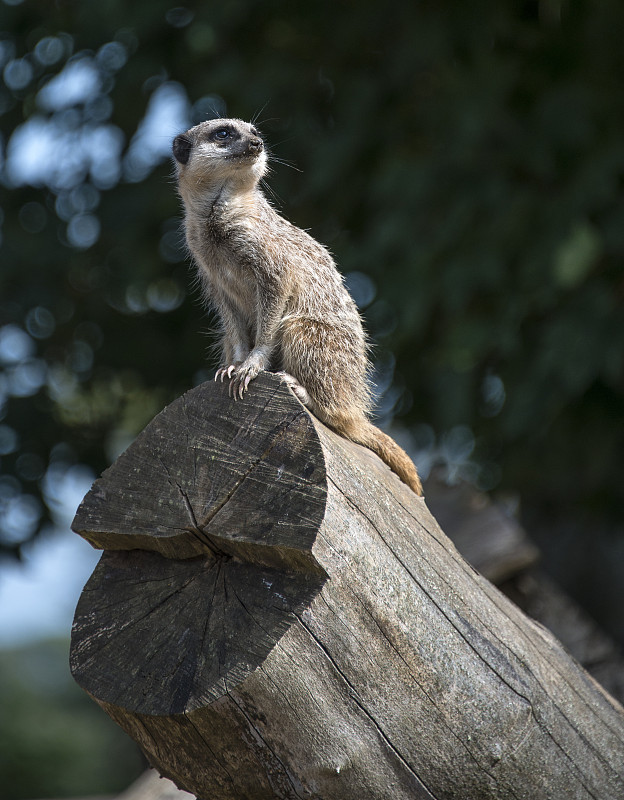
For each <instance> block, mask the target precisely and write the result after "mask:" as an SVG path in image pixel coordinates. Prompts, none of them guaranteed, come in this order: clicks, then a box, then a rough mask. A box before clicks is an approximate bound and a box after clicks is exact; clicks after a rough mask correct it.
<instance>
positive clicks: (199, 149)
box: [172, 119, 267, 195]
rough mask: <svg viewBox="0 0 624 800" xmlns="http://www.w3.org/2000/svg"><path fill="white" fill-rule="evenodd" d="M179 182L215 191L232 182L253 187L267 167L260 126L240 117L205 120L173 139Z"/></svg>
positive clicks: (238, 186) (194, 188)
mask: <svg viewBox="0 0 624 800" xmlns="http://www.w3.org/2000/svg"><path fill="white" fill-rule="evenodd" d="M172 149H173V156H174V158H175V160H176V167H177V173H178V184H179V186H180V191H181V193H182V194H183V195H184V194H185V191H184V190H186V191H192V192H193V193H197V192H200V193H202V192H211V191H212V190H215V189H216V188H217V187H219V188H220V187H223V186H224V185H229V186H230V187H231V188H232V189H233V190H237V189H239V190H242V191H244V190H248V189H251V188H253V187H254V186H255V185H256V184H257V183H258V181H259V180H260V178H262V176H263V175H264V174H265V172H266V169H267V156H266V152H265V149H264V142H263V141H262V138H261V136H260V134H259V133H258V131H257V130H256V128H255V127H254V126H253V125H251V124H249V123H248V122H243V121H242V120H240V119H213V120H209V121H208V122H201V123H200V124H199V125H196V126H195V127H194V128H191V129H190V130H188V131H186V133H181V134H180V135H179V136H176V137H175V139H174V140H173V147H172Z"/></svg>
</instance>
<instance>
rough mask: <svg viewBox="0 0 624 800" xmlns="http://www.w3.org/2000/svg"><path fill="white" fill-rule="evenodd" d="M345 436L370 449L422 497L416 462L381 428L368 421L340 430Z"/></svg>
mask: <svg viewBox="0 0 624 800" xmlns="http://www.w3.org/2000/svg"><path fill="white" fill-rule="evenodd" d="M339 433H341V434H342V435H343V436H345V437H346V438H347V439H351V441H352V442H356V443H357V444H362V445H364V447H368V449H369V450H372V451H373V453H375V454H376V455H378V456H379V458H380V459H381V460H382V461H383V462H385V463H386V464H387V465H388V466H389V467H390V469H391V470H392V471H393V472H394V473H395V474H396V475H398V476H399V478H400V479H401V480H402V481H403V483H406V484H407V485H408V486H409V487H410V489H412V491H414V492H415V493H416V494H418V495H422V493H423V489H422V484H421V482H420V478H419V477H418V472H417V471H416V467H415V466H414V462H413V461H412V459H411V458H410V457H409V456H408V455H407V453H406V452H405V450H403V449H402V448H401V447H399V445H398V444H397V443H396V442H395V441H394V439H392V438H390V436H388V435H387V434H385V433H384V432H383V431H380V430H379V428H376V427H375V426H374V425H373V424H372V423H370V422H369V421H368V420H366V421H364V422H358V424H357V425H350V426H348V427H347V428H346V429H345V430H340V429H339Z"/></svg>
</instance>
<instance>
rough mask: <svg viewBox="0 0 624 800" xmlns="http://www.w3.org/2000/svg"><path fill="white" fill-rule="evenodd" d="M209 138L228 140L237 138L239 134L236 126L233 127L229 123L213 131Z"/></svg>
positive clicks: (220, 140) (214, 140)
mask: <svg viewBox="0 0 624 800" xmlns="http://www.w3.org/2000/svg"><path fill="white" fill-rule="evenodd" d="M208 138H209V139H210V141H212V142H227V141H229V140H231V139H237V138H238V136H237V134H236V131H235V130H234V128H231V127H230V126H229V125H224V126H223V127H221V128H217V129H216V130H214V131H212V133H211V134H210V136H209V137H208Z"/></svg>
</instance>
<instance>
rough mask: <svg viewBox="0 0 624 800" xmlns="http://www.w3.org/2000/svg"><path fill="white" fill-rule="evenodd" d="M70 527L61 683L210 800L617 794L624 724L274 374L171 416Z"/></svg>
mask: <svg viewBox="0 0 624 800" xmlns="http://www.w3.org/2000/svg"><path fill="white" fill-rule="evenodd" d="M243 431H244V432H245V433H244V434H243ZM74 529H75V530H77V532H79V533H80V534H81V535H83V536H85V538H87V539H88V540H89V541H90V542H92V544H94V545H95V546H98V547H102V548H105V549H106V552H105V553H104V554H103V556H102V559H101V561H100V563H99V565H98V566H97V568H96V570H95V572H94V575H93V576H92V578H91V579H90V581H89V583H88V584H87V586H86V587H85V591H84V593H83V595H82V597H81V600H80V602H79V605H78V608H77V612H76V618H75V622H74V629H73V636H72V651H71V664H72V671H73V673H74V676H75V677H76V679H77V680H78V682H79V683H80V684H81V685H82V686H83V687H84V688H85V689H86V690H87V691H89V693H90V694H91V695H92V696H93V697H94V698H95V699H96V700H97V702H99V703H100V704H101V705H102V707H103V708H104V709H105V710H106V711H107V712H108V713H109V714H110V715H111V716H112V717H113V719H115V720H116V721H117V722H118V723H119V724H120V725H121V726H122V727H124V729H125V730H127V731H128V732H129V733H130V735H131V736H133V737H134V738H135V739H136V740H137V741H138V742H139V744H140V745H141V747H142V748H143V749H144V751H145V752H146V754H147V755H148V758H149V759H150V761H151V762H152V764H153V765H154V766H155V767H156V768H157V769H158V770H159V771H160V772H161V773H162V774H164V775H166V776H167V777H169V778H171V779H172V780H173V781H174V782H175V783H176V784H177V785H178V786H179V787H180V788H183V789H186V790H187V791H190V792H193V793H194V794H196V795H197V796H198V797H200V798H204V800H220V799H221V798H231V800H234V799H235V798H236V800H245V799H246V798H249V800H262V799H263V798H323V800H331V799H332V798H335V799H336V800H350V798H353V800H369V799H370V800H372V799H373V798H390V797H391V798H398V800H402V798H405V799H406V800H407V798H436V799H440V800H441V799H442V798H457V799H458V800H459V799H460V798H461V800H471V798H475V800H477V799H478V800H483V799H484V798H492V799H494V798H496V800H504V798H510V799H511V798H513V799H517V798H527V799H529V798H530V800H534V798H536V797H539V798H561V800H564V798H565V800H568V799H569V798H594V799H595V798H604V800H617V799H618V798H624V714H623V712H622V709H621V707H619V706H618V704H617V703H615V701H613V700H612V699H611V698H610V697H609V696H608V695H606V694H605V693H604V692H603V691H602V690H601V689H600V687H598V685H597V684H596V683H595V682H594V681H593V680H592V679H591V678H590V677H589V676H588V675H587V674H586V673H585V672H584V671H583V670H582V669H581V668H580V667H579V666H578V665H577V664H576V662H574V661H573V659H572V658H571V657H570V656H569V655H568V654H567V653H566V652H565V651H564V650H563V649H562V648H561V646H560V645H559V644H558V643H557V642H556V640H555V639H554V638H553V637H552V635H550V634H549V633H548V632H547V631H546V630H545V629H543V628H541V627H540V626H538V625H537V624H535V623H533V622H531V621H530V620H529V619H528V618H527V617H525V616H524V615H523V614H522V613H521V612H520V611H519V610H518V609H517V608H516V607H515V606H514V605H513V604H512V603H511V602H510V601H508V600H507V599H506V598H505V597H504V596H503V595H501V594H500V593H499V592H498V591H497V590H496V589H495V588H494V587H493V586H492V585H491V584H489V583H488V582H487V581H486V580H485V579H484V578H482V577H481V576H480V575H479V574H478V573H476V572H475V570H474V569H473V568H471V567H470V566H469V565H468V564H467V563H466V562H465V561H464V560H463V559H462V558H461V556H459V554H458V553H457V551H456V550H455V548H454V547H453V545H452V544H451V543H450V542H449V540H448V539H447V538H446V537H445V535H444V534H443V533H442V531H441V530H440V528H439V526H438V525H437V523H436V521H435V519H434V518H433V517H432V516H431V515H430V513H429V511H428V509H427V506H426V504H425V502H424V501H423V500H422V499H421V498H418V497H416V495H414V494H413V493H412V492H411V491H410V490H409V489H408V488H407V487H406V486H404V485H403V484H402V483H401V482H400V481H399V480H398V479H397V478H396V476H395V475H393V474H392V473H391V472H390V471H389V470H388V468H387V467H386V466H385V465H384V464H382V463H381V462H380V461H379V459H377V458H376V456H374V455H373V454H372V453H370V452H369V451H367V450H366V449H364V448H361V447H359V446H357V445H354V444H352V443H350V442H348V441H346V440H344V439H342V438H340V437H338V436H336V435H335V434H333V433H332V432H331V431H329V430H327V429H326V428H324V427H323V426H322V425H321V424H320V423H318V421H316V420H315V419H314V418H312V417H311V416H310V415H309V414H308V413H307V412H306V411H305V410H304V409H303V408H302V407H301V405H300V404H299V403H298V401H297V400H296V399H295V398H294V397H293V396H292V395H291V394H290V393H289V391H288V390H287V389H286V387H284V386H283V385H282V384H280V382H279V379H278V378H276V377H275V376H270V375H266V374H264V375H262V376H260V377H259V378H258V379H257V380H256V381H254V383H253V384H252V386H251V387H250V391H249V395H248V397H246V398H245V400H244V401H243V402H238V403H236V404H235V403H234V402H233V401H232V400H230V399H229V398H228V397H227V390H226V389H225V387H224V386H222V385H220V384H204V385H202V386H200V387H198V388H197V389H194V390H192V391H191V392H189V393H187V394H186V395H185V396H184V397H183V398H180V399H179V400H178V401H176V402H175V403H173V404H172V405H171V406H169V407H168V408H167V409H165V411H164V412H162V413H161V415H159V416H158V417H157V418H156V419H155V420H154V421H153V422H152V423H151V424H150V426H148V428H147V429H146V430H145V431H144V433H143V434H142V435H141V437H139V439H137V441H136V442H135V443H134V444H133V445H132V446H131V447H130V448H129V450H128V451H127V452H126V453H125V454H124V456H122V457H121V458H120V459H119V460H118V461H117V462H116V463H115V464H114V465H113V466H112V467H111V468H110V469H109V470H108V471H107V472H106V473H104V475H103V476H102V478H101V479H99V481H96V483H95V484H94V487H93V488H92V490H91V492H90V493H89V495H87V497H86V498H85V500H84V502H83V504H82V506H81V508H80V509H79V511H78V514H77V516H76V520H75V523H74Z"/></svg>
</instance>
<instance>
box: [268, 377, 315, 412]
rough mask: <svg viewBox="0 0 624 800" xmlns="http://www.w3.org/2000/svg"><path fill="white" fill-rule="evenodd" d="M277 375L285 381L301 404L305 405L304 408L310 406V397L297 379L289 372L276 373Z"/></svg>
mask: <svg viewBox="0 0 624 800" xmlns="http://www.w3.org/2000/svg"><path fill="white" fill-rule="evenodd" d="M275 374H276V375H278V376H279V377H280V378H281V379H282V380H283V381H284V383H285V384H286V386H288V388H289V389H290V391H291V392H292V393H293V394H294V395H295V397H296V398H297V400H299V402H300V403H303V405H304V406H309V405H310V395H309V394H308V392H307V390H306V389H305V388H304V387H303V386H302V385H301V384H300V383H299V381H298V380H297V379H296V378H295V377H293V376H292V375H291V374H290V373H289V372H284V371H283V370H281V371H280V372H276V373H275Z"/></svg>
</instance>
